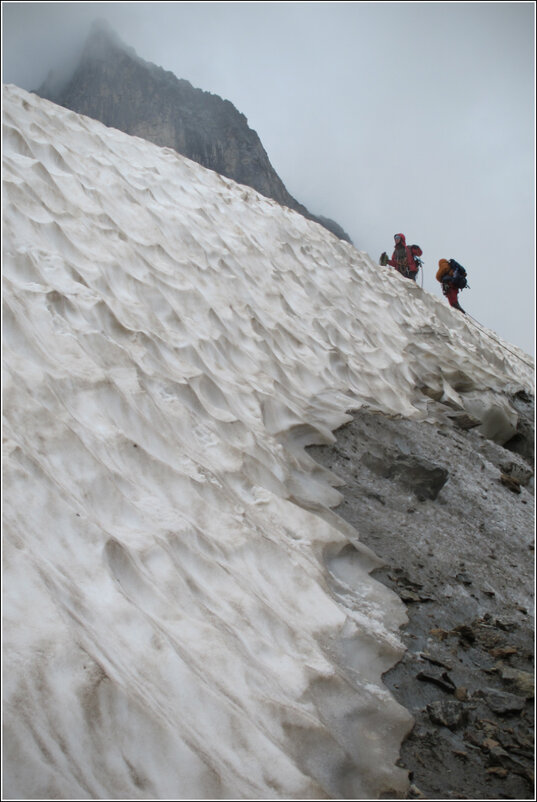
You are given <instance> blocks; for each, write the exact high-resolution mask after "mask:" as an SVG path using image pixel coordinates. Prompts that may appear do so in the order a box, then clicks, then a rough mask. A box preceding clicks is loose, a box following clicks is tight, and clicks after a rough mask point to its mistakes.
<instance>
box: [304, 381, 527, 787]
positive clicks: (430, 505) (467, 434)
mask: <svg viewBox="0 0 537 802" xmlns="http://www.w3.org/2000/svg"><path fill="white" fill-rule="evenodd" d="M510 405H511V406H512V407H513V408H514V409H515V410H516V412H517V416H518V417H517V421H515V424H514V426H515V429H516V432H517V434H516V438H517V439H516V441H513V440H509V441H507V442H505V443H503V444H500V443H497V442H495V441H494V439H488V437H487V430H486V428H483V427H480V426H475V425H474V426H462V427H461V425H460V421H459V420H458V419H455V418H454V416H452V415H450V414H448V415H447V416H445V417H443V418H442V417H441V415H440V407H441V405H438V408H437V411H438V417H437V420H436V422H433V421H430V422H424V421H412V420H403V419H399V418H396V417H389V416H386V415H382V414H379V413H374V412H373V411H370V410H366V409H362V410H359V411H358V412H357V413H356V414H355V417H354V420H353V421H352V422H350V423H349V424H347V425H345V426H343V427H341V428H340V429H339V430H338V432H337V442H336V443H335V444H334V445H332V446H311V447H309V448H308V453H309V454H310V456H312V457H313V458H314V459H315V460H317V461H318V462H319V463H320V464H321V465H322V466H324V467H325V468H328V469H329V470H330V471H331V472H332V473H334V474H335V475H336V477H337V486H338V488H339V490H340V492H341V493H342V496H343V501H342V503H341V505H340V506H339V507H338V508H337V512H338V514H339V515H340V516H341V517H342V518H344V519H345V520H346V521H348V522H349V523H350V524H351V525H352V526H353V527H355V528H356V529H357V531H358V533H359V535H360V540H361V541H362V543H363V544H364V545H366V546H369V547H371V548H372V549H373V550H374V551H375V553H376V554H377V555H378V556H379V557H380V558H381V559H383V560H384V562H385V564H384V566H383V567H382V568H381V569H380V570H377V571H376V572H375V574H374V575H375V576H376V578H377V579H379V580H380V581H381V582H384V583H385V584H386V585H387V586H388V587H390V588H391V589H392V590H394V591H395V592H396V593H397V594H398V595H399V597H400V598H401V600H402V601H403V602H404V604H405V605H406V607H407V614H408V624H407V625H406V627H405V629H404V630H403V638H404V641H405V644H406V646H407V652H406V654H405V656H404V658H403V660H401V661H400V662H399V663H398V664H397V665H396V666H395V667H394V668H393V669H391V670H390V671H389V672H388V673H387V674H385V676H384V680H385V682H386V684H387V685H388V687H389V688H390V689H391V690H392V692H393V694H394V696H395V697H396V699H397V700H398V701H399V702H400V703H401V704H402V705H404V706H405V707H406V708H407V710H409V711H410V712H411V713H412V716H413V717H414V721H415V726H414V729H413V730H412V732H411V733H410V734H409V736H408V737H407V739H406V740H405V741H404V743H403V745H402V748H401V758H400V760H401V765H402V766H404V767H405V768H407V769H408V770H409V772H410V776H411V779H412V782H413V785H412V787H411V789H410V793H409V798H411V799H412V798H421V799H424V798H425V799H500V798H501V799H534V798H535V797H534V787H533V759H534V743H533V733H534V695H535V688H534V676H535V675H534V654H533V643H534V640H533V636H534V622H533V615H532V613H531V611H532V609H533V607H534V605H533V600H534V599H533V570H534V559H533V555H534V542H533V531H534V514H533V509H534V476H533V467H534V463H533V442H534V434H533V419H534V418H533V416H534V400H533V397H531V396H529V395H528V394H527V393H525V392H519V393H517V394H516V395H515V396H514V397H512V398H511V399H510ZM433 408H434V403H433V404H432V405H431V406H430V407H429V411H430V412H431V413H432V412H433ZM476 423H479V421H476ZM515 446H516V448H515Z"/></svg>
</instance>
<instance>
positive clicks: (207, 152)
mask: <svg viewBox="0 0 537 802" xmlns="http://www.w3.org/2000/svg"><path fill="white" fill-rule="evenodd" d="M35 94H37V95H39V96H40V97H43V98H46V99H47V100H51V101H53V102H54V103H57V104H58V105H60V106H64V107H65V108H68V109H71V110H72V111H75V112H77V113H78V114H84V115H86V116H87V117H92V118H93V119H95V120H99V121H100V122H102V123H104V124H105V125H108V126H110V127H112V128H117V129H119V130H120V131H124V132H125V133H127V134H131V135H132V136H138V137H141V138H142V139H147V140H148V141H149V142H153V143H154V144H155V145H159V146H160V147H168V148H173V150H176V151H177V152H178V153H181V154H182V155H183V156H186V157H187V158H189V159H192V160H193V161H195V162H198V164H201V165H203V166H204V167H208V168H209V169H211V170H215V171H216V172H218V173H220V174H221V175H223V176H226V177H227V178H231V179H233V180H234V181H237V182H238V183H239V184H246V185H247V186H250V187H252V188H253V189H255V190H257V191H258V192H260V193H261V194H262V195H264V196H265V197H267V198H272V199H273V200H275V201H277V202H278V203H280V204H281V205H282V206H287V207H289V208H290V209H293V210H295V211H297V212H299V213H300V214H302V215H304V217H307V218H308V219H310V220H313V221H315V222H317V223H319V224H320V225H322V226H323V227H324V228H326V229H328V230H329V231H331V232H332V233H333V234H335V235H336V236H337V237H339V239H343V240H346V241H347V242H350V241H351V240H350V237H349V235H348V234H346V233H345V231H344V230H343V229H342V228H341V226H339V225H338V224H337V223H335V222H333V221H332V220H329V219H328V218H326V217H316V216H315V215H313V214H311V213H310V212H309V211H308V210H307V209H306V207H305V206H303V205H302V204H300V203H298V201H296V200H295V199H294V198H293V197H292V196H291V195H290V194H289V192H288V191H287V190H286V188H285V186H284V184H283V182H282V181H281V179H280V178H279V176H278V175H277V173H276V171H275V170H274V168H273V167H272V165H271V163H270V161H269V158H268V156H267V154H266V152H265V150H264V148H263V145H262V144H261V141H260V139H259V137H258V135H257V134H256V132H255V131H253V130H252V129H251V128H250V127H249V126H248V121H247V119H246V117H245V116H244V114H241V113H240V112H239V111H237V109H236V108H235V107H234V106H233V104H232V103H230V102H229V101H228V100H223V99H222V98H221V97H219V96H218V95H213V94H211V93H209V92H204V91H202V90H201V89H196V88H194V87H193V86H192V84H190V83H189V82H188V81H185V80H181V79H178V78H176V76H175V75H173V73H171V72H168V71H166V70H163V69H162V68H161V67H157V66H155V65H154V64H150V63H149V62H146V61H144V60H143V59H141V58H139V57H138V56H137V54H136V53H135V51H134V50H133V49H132V48H128V47H126V46H125V45H123V43H122V42H121V41H120V40H119V39H118V38H117V36H116V35H115V34H114V33H113V32H112V31H111V30H110V29H109V28H108V27H107V26H106V25H105V24H103V23H97V24H95V25H94V26H93V28H92V31H91V33H90V36H89V38H88V40H87V42H86V46H85V48H84V51H83V54H82V57H81V59H80V62H79V64H78V67H77V68H76V69H75V71H74V73H72V74H71V75H70V77H69V78H68V79H64V80H62V81H61V82H59V81H58V80H57V78H56V77H55V76H54V75H49V77H48V78H47V80H46V81H45V82H44V84H43V85H42V86H41V87H40V88H39V89H37V90H36V91H35Z"/></svg>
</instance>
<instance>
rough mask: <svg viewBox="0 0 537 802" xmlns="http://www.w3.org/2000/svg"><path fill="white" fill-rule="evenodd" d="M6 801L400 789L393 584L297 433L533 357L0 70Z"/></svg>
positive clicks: (505, 381)
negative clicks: (4, 80) (6, 78)
mask: <svg viewBox="0 0 537 802" xmlns="http://www.w3.org/2000/svg"><path fill="white" fill-rule="evenodd" d="M3 151H4V167H3V170H4V173H3V179H4V222H3V249H4V284H3V294H4V313H3V314H4V320H3V335H4V346H3V356H4V369H3V381H4V390H3V407H4V414H5V422H4V458H3V461H4V494H3V498H4V614H3V615H4V623H3V626H4V677H3V679H4V723H5V732H4V766H3V768H4V798H13V797H17V798H32V797H33V798H39V799H41V798H45V799H49V798H62V797H63V798H66V797H67V798H81V799H86V798H101V799H102V798H111V799H119V798H131V799H144V798H145V799H149V798H152V799H155V798H157V799H158V798H175V799H177V798H186V799H190V798H213V799H215V798H221V797H232V798H250V799H251V798H262V799H265V798H272V799H307V798H326V797H328V798H329V797H340V798H341V797H350V798H365V799H367V798H376V797H378V796H379V795H380V794H381V793H384V792H388V793H392V794H393V795H397V794H403V793H404V792H405V790H406V788H407V785H408V776H407V773H406V772H405V771H404V770H403V769H400V768H398V767H397V766H396V765H395V761H396V760H397V757H398V751H399V746H400V742H401V740H402V738H403V737H404V736H405V734H406V733H407V732H408V730H409V727H410V726H411V723H412V722H411V719H410V716H409V714H408V713H407V712H406V711H405V710H404V709H403V708H401V707H400V706H399V705H398V704H397V703H396V702H395V700H394V699H393V698H392V696H391V695H390V694H389V693H388V691H387V689H386V688H385V686H384V685H383V683H382V680H381V674H382V673H383V672H385V671H386V670H388V669H389V668H390V667H391V666H392V665H393V664H394V663H395V662H396V661H397V660H398V659H399V658H400V657H401V655H402V649H403V647H402V645H401V641H400V638H399V631H398V630H399V627H400V626H401V624H403V623H404V622H405V620H406V618H405V612H404V608H403V605H402V604H401V602H400V601H399V599H398V597H397V596H396V595H395V594H393V593H392V592H391V591H390V590H388V589H387V588H385V587H384V586H383V585H381V584H380V583H379V582H377V581H375V580H373V579H372V578H371V576H370V571H371V570H372V569H373V568H374V567H375V566H377V565H378V564H379V561H378V559H377V558H376V557H375V555H374V554H373V553H372V552H371V551H370V550H369V549H367V548H365V547H364V546H363V545H361V544H360V542H359V532H358V533H357V532H356V531H355V530H354V529H352V528H351V527H350V526H348V525H347V524H345V523H344V522H343V521H342V520H341V519H340V518H339V517H337V516H336V515H335V514H334V513H333V512H332V511H331V508H332V507H333V506H335V505H336V504H337V503H338V501H339V500H340V494H339V493H338V491H336V490H335V489H334V486H333V485H334V477H333V476H331V475H330V474H329V473H328V472H327V471H326V470H325V469H324V468H322V467H321V466H319V465H317V464H316V463H314V462H313V461H312V459H311V458H310V457H309V456H308V455H307V454H306V452H305V446H306V445H309V444H311V443H329V442H333V440H334V436H333V434H332V432H333V431H334V430H335V429H336V428H337V427H338V426H340V425H342V424H343V423H344V422H346V421H348V420H349V419H350V416H349V414H348V412H349V410H352V409H358V408H360V407H368V408H371V409H376V410H381V411H383V412H385V413H387V414H390V415H399V416H404V417H406V418H415V419H418V420H419V419H427V415H428V400H429V399H428V395H429V396H430V395H435V396H436V397H437V398H442V399H444V400H446V401H448V402H449V403H453V404H454V405H458V407H459V408H461V409H465V410H467V412H468V413H470V414H471V415H473V416H477V417H478V418H479V419H480V420H481V421H482V422H483V423H482V427H481V428H482V430H483V432H484V433H485V434H486V435H487V436H492V437H495V438H496V439H498V440H501V439H502V438H505V439H507V438H508V437H509V436H511V434H513V433H514V427H516V414H515V413H514V411H513V410H512V408H511V407H510V406H509V404H508V401H507V396H508V393H509V392H516V391H517V390H520V389H526V390H527V391H532V390H533V363H532V362H531V360H530V359H529V357H527V356H526V355H525V354H523V353H522V352H520V351H518V349H516V348H515V347H514V346H510V345H509V346H507V345H506V344H504V343H502V342H501V341H500V340H499V339H498V338H497V337H496V336H495V335H493V334H492V333H491V332H481V331H479V330H478V329H476V328H475V327H474V326H473V325H472V324H471V322H470V321H468V320H466V319H465V318H464V317H463V316H462V315H461V314H460V313H458V312H455V311H454V310H451V309H450V308H449V307H448V306H447V305H446V304H443V303H442V302H440V301H439V300H438V299H436V298H434V297H433V296H431V295H429V294H427V293H424V292H423V291H422V290H421V289H420V287H419V286H416V285H414V284H413V283H411V282H409V281H407V280H406V279H403V278H401V277H400V276H399V275H398V274H396V273H394V272H393V271H392V270H390V269H388V268H380V267H379V266H378V265H376V264H375V263H374V262H373V261H372V260H371V259H370V258H369V257H368V256H367V255H366V254H364V253H359V252H357V251H356V250H355V249H354V248H353V247H352V246H351V245H349V244H347V243H344V242H341V241H340V240H338V239H337V238H336V237H335V236H333V235H331V234H330V233H328V232H327V231H325V230H324V229H323V228H321V226H319V225H317V224H315V223H312V222H309V221H307V220H306V219H305V218H303V217H302V216H301V215H299V214H297V213H295V212H292V211H290V210H288V209H284V208H282V207H280V206H278V205H277V204H276V203H275V202H273V201H271V200H267V199H266V198H264V197H262V196H260V195H258V194H257V193H256V192H254V191H253V190H251V189H249V188H246V187H244V186H240V185H238V184H235V183H234V182H232V181H230V180H227V179H224V178H222V177H221V176H219V175H217V174H216V173H214V172H211V171H209V170H206V169H204V168H202V167H200V166H199V165H197V164H195V163H193V162H191V161H189V160H187V159H185V158H183V157H181V156H179V155H178V154H177V153H175V152H174V151H172V150H169V149H161V148H158V147H156V146H154V145H151V144H149V143H147V142H145V141H143V140H141V139H137V138H134V137H129V136H127V135H125V134H123V133H121V132H119V131H116V130H113V129H109V128H106V127H105V126H103V125H101V124H100V123H98V122H96V121H93V120H90V119H89V118H85V117H81V116H79V115H76V114H74V113H72V112H69V111H67V110H65V109H63V108H61V107H59V106H56V105H54V104H52V103H49V102H47V101H44V100H41V99H39V98H38V97H37V96H34V95H31V94H29V93H27V92H24V91H23V90H20V89H18V88H16V87H13V86H7V87H4V148H3Z"/></svg>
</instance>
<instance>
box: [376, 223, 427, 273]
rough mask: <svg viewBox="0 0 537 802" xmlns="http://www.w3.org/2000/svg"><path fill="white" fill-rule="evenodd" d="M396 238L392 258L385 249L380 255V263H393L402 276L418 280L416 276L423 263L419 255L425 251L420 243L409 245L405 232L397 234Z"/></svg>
mask: <svg viewBox="0 0 537 802" xmlns="http://www.w3.org/2000/svg"><path fill="white" fill-rule="evenodd" d="M394 240H395V250H394V252H393V254H392V258H391V259H388V254H387V253H386V251H384V253H382V254H381V257H380V264H381V265H391V266H392V267H395V269H396V270H397V271H398V272H399V273H401V275H402V276H405V278H410V279H412V281H416V276H417V275H418V270H419V268H420V265H421V261H420V260H419V259H418V257H419V256H421V255H422V253H423V251H422V250H421V248H420V246H419V245H407V244H406V239H405V235H404V234H395V235H394Z"/></svg>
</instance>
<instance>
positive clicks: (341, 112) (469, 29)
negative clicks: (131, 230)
mask: <svg viewBox="0 0 537 802" xmlns="http://www.w3.org/2000/svg"><path fill="white" fill-rule="evenodd" d="M2 11H3V82H4V83H14V84H17V85H18V86H20V87H22V88H24V89H28V90H31V89H35V88H37V86H39V84H40V83H41V82H42V81H43V80H44V78H45V77H46V74H47V73H48V71H49V69H51V68H55V67H59V66H60V65H61V63H62V62H63V61H64V60H65V59H67V60H69V59H72V58H73V57H74V55H75V54H76V53H78V52H79V50H80V47H81V45H82V43H83V41H84V38H85V36H86V34H87V31H88V27H89V25H90V24H91V22H92V21H93V20H94V19H96V18H99V17H100V18H104V19H107V20H108V21H109V22H110V24H111V25H112V27H113V28H114V29H115V30H116V32H117V33H118V35H119V36H120V38H121V39H122V40H123V41H124V42H125V44H127V45H130V46H131V47H133V48H134V49H135V50H136V52H137V53H138V55H139V56H140V57H141V58H143V59H145V60H147V61H151V62H153V63H155V64H158V65H159V66H161V67H164V68H165V69H167V70H170V71H171V72H173V73H174V74H175V75H176V76H177V77H179V78H185V79H187V80H189V81H190V82H191V83H192V84H193V85H194V86H196V87H199V88H201V89H204V90H206V91H209V92H213V93H215V94H218V95H220V96H221V97H224V98H226V99H227V100H230V101H231V102H232V103H233V104H234V105H235V106H236V108H237V109H238V110H239V111H241V112H242V113H243V114H245V115H246V117H247V118H248V122H249V125H250V127H251V128H253V129H254V130H255V131H257V133H258V134H259V136H260V139H261V141H262V143H263V145H264V147H265V150H266V151H267V153H268V156H269V158H270V160H271V162H272V164H273V166H274V168H275V169H276V171H277V172H278V174H279V176H280V178H281V179H282V180H283V182H284V183H285V185H286V187H287V189H288V190H289V192H290V193H291V194H292V195H293V196H294V197H295V198H296V199H297V200H298V201H300V202H301V203H303V204H305V205H306V206H307V207H308V208H309V209H310V211H312V212H313V213H315V214H321V215H324V216H326V217H331V218H333V219H334V220H336V221H337V222H338V223H339V224H340V225H342V226H343V228H344V229H345V230H346V231H347V232H348V233H349V235H350V236H351V238H352V240H353V242H354V244H355V245H356V247H357V248H358V249H359V250H364V251H367V252H368V253H369V254H370V255H371V256H372V257H373V258H374V259H378V257H379V255H380V253H381V251H383V250H387V251H388V253H390V254H391V252H392V249H393V234H394V233H396V232H399V231H402V232H404V233H405V234H406V236H407V240H408V241H409V242H417V243H418V244H420V245H421V247H422V248H423V251H424V254H423V259H424V261H425V272H424V287H425V289H426V290H428V291H430V292H433V293H434V294H435V295H438V296H440V297H441V292H440V287H439V285H438V284H437V282H436V281H435V278H434V275H435V273H436V269H437V265H438V260H439V259H440V258H442V257H444V258H450V257H453V258H455V259H457V260H458V261H460V262H461V263H462V264H464V265H465V266H466V267H467V268H468V271H469V282H470V286H471V289H470V290H465V291H464V292H463V293H462V295H461V303H462V305H463V306H464V308H465V309H466V310H467V311H468V312H469V313H470V314H471V315H473V316H474V317H475V318H476V319H477V320H478V321H480V322H481V323H483V324H484V325H486V326H488V327H490V328H492V329H494V330H495V331H497V332H498V334H500V336H501V337H503V338H504V339H506V340H508V341H510V342H512V343H514V344H516V345H518V346H520V347H522V348H523V349H524V350H526V351H527V352H529V353H531V354H533V353H534V332H535V327H534V324H535V317H534V297H535V279H534V275H535V222H534V221H535V158H534V156H535V139H534V135H535V103H534V97H535V82H534V78H535V52H534V45H535V6H534V4H533V3H532V2H520V3H519V2H507V3H451V2H450V3H383V2H382V3H336V2H331V3H243V2H239V3H226V2H223V3H143V2H141V3H130V2H129V3H3V4H2Z"/></svg>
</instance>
